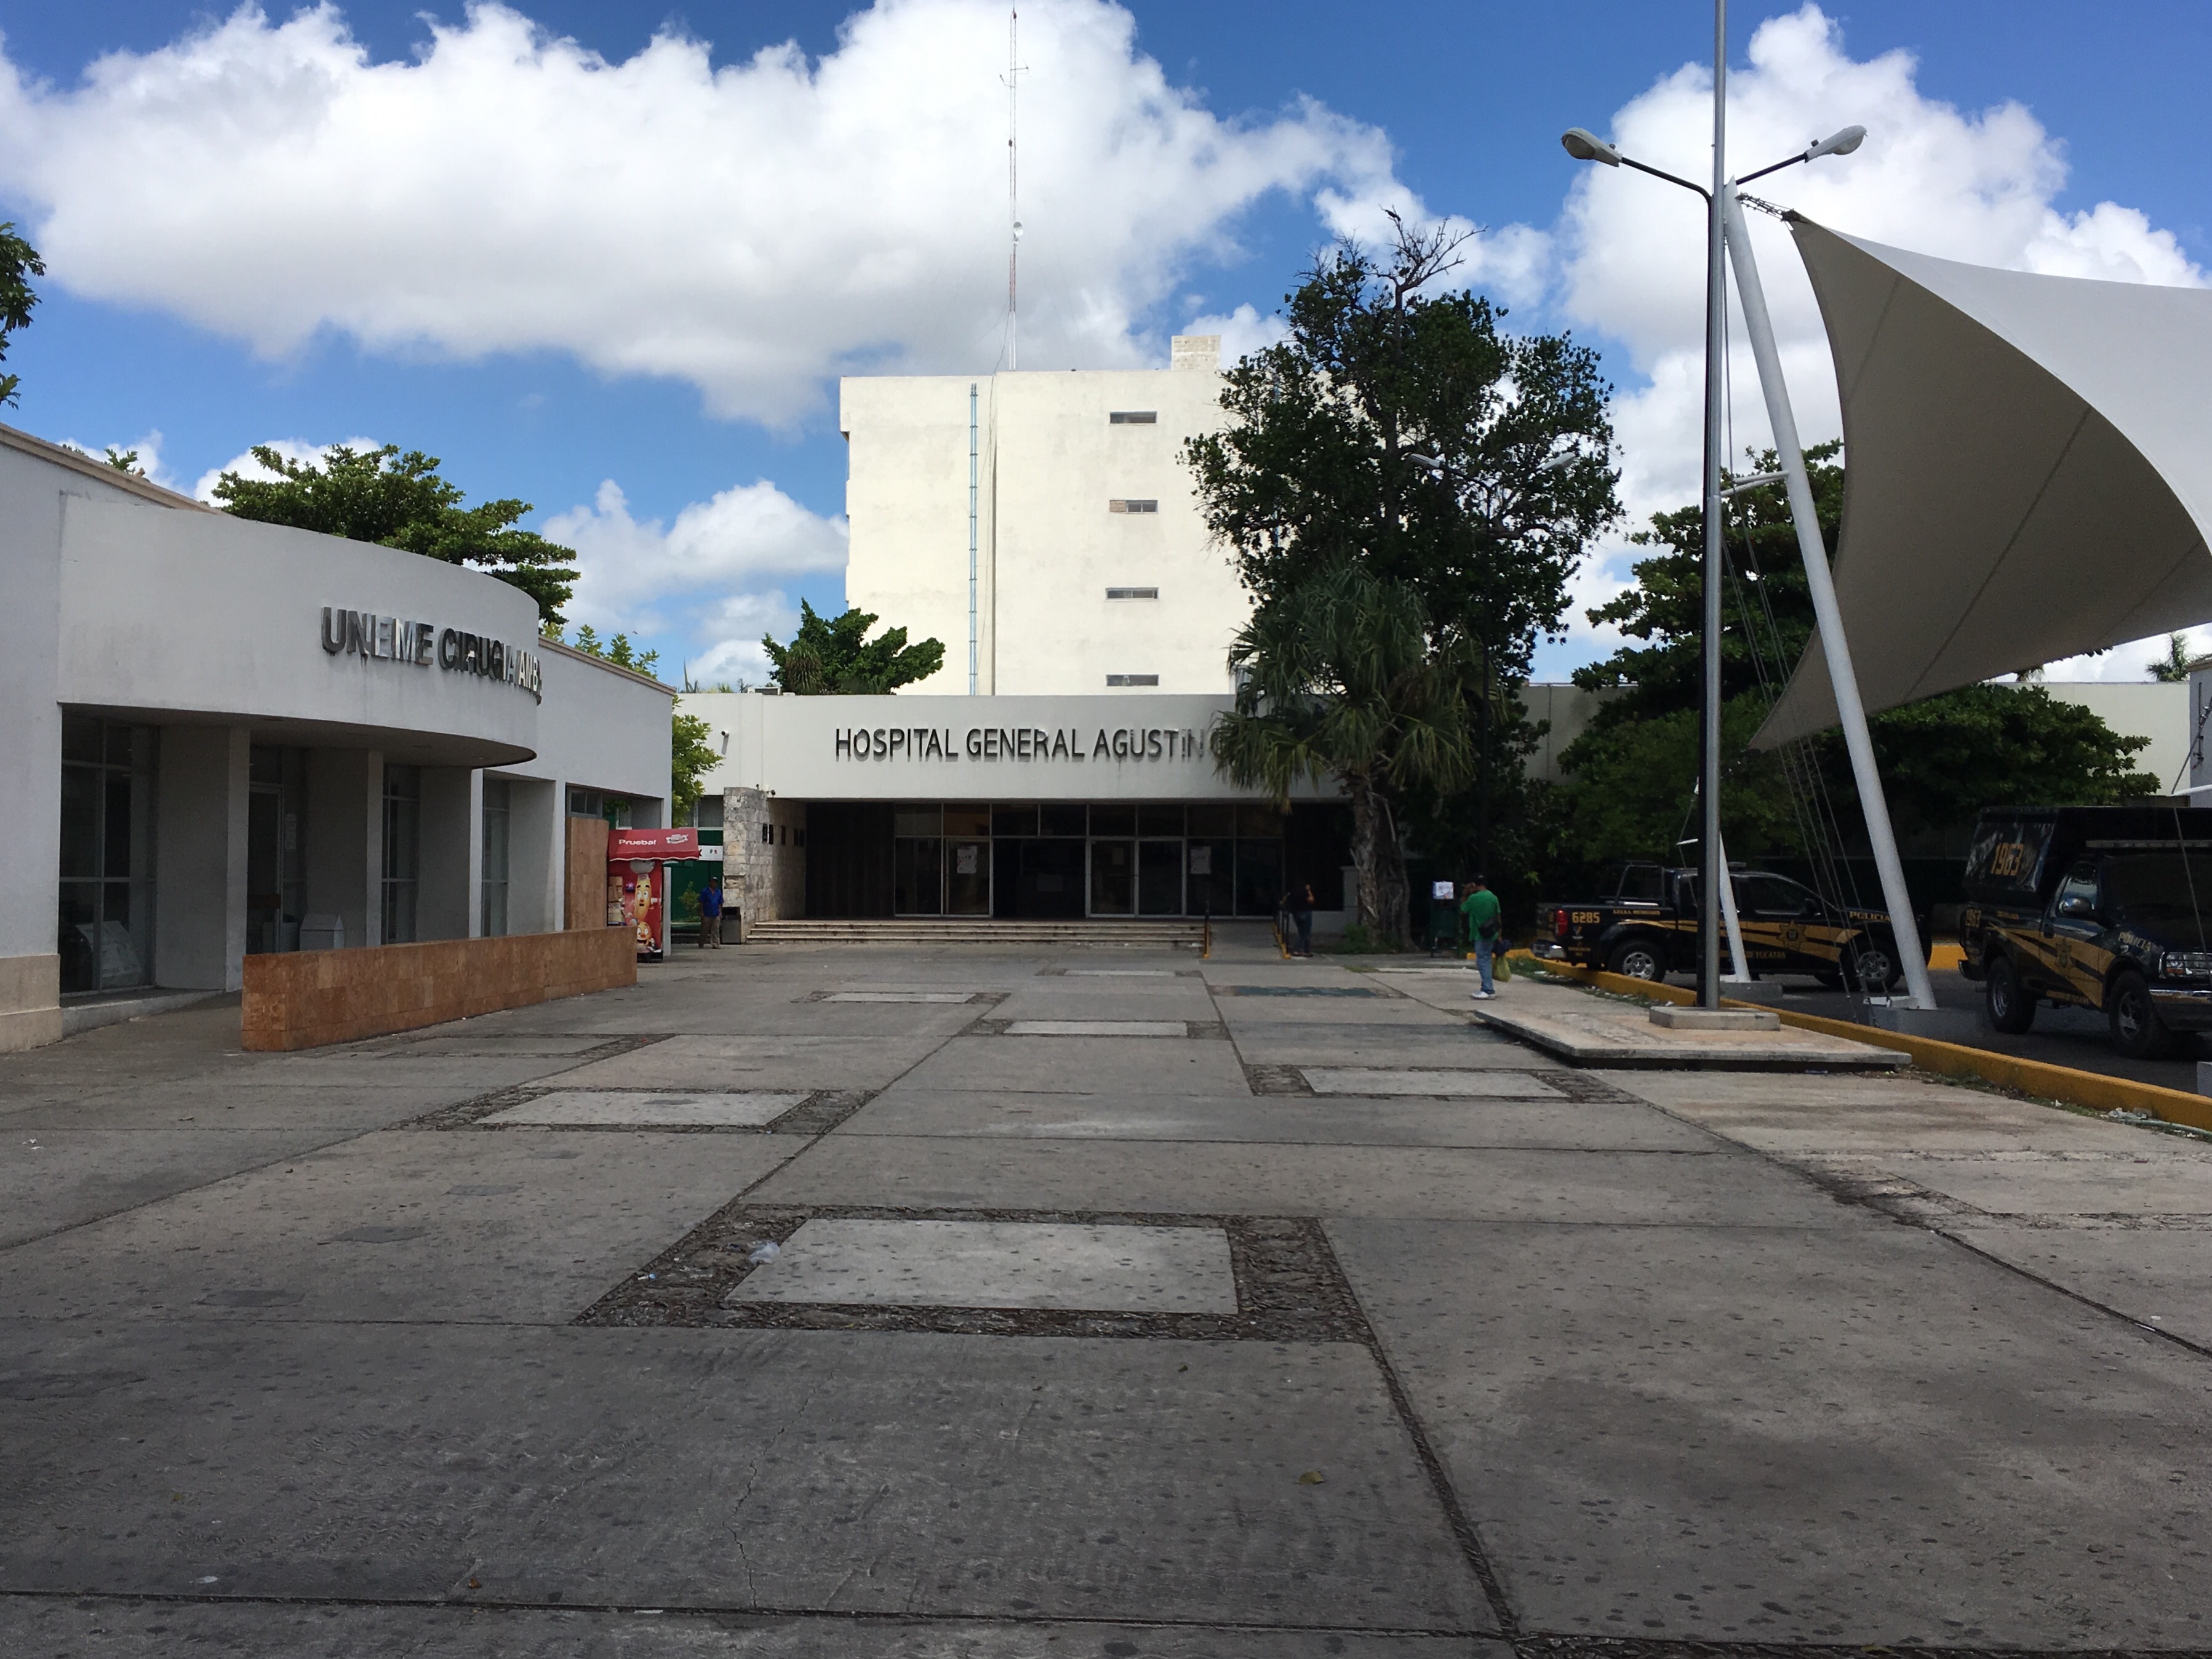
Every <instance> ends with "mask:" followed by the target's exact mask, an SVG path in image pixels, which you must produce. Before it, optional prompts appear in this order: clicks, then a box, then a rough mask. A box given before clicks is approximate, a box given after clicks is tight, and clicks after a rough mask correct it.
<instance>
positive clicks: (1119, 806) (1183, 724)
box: [682, 692, 1348, 921]
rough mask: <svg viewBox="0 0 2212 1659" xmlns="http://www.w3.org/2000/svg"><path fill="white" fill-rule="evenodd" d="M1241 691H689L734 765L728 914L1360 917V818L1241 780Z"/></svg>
mask: <svg viewBox="0 0 2212 1659" xmlns="http://www.w3.org/2000/svg"><path fill="white" fill-rule="evenodd" d="M1228 703H1229V699H1228V698H1227V697H1226V696H1196V695H1193V694H1189V693H1182V694H1177V693H1162V694H1159V695H1156V696H1146V697H1118V696H1098V695H1092V696H1030V697H1020V696H990V697H982V696H979V697H974V698H951V697H917V696H903V695H902V696H895V697H891V696H881V697H786V696H764V695H763V694H761V693H758V692H741V693H728V692H724V693H712V692H710V693H705V694H687V695H686V696H684V698H683V700H682V708H683V710H684V713H685V714H694V715H696V716H698V717H700V718H702V719H703V720H706V721H707V723H708V729H709V731H710V732H711V733H712V736H711V738H710V739H709V741H710V742H711V743H712V744H714V747H715V748H716V749H717V750H719V751H720V753H721V755H722V757H723V759H722V760H721V762H720V764H719V765H718V766H717V767H716V768H715V769H714V771H713V772H712V773H711V774H709V775H708V777H707V778H706V779H705V780H704V782H705V786H706V787H707V789H708V791H709V792H710V793H709V796H708V803H709V805H710V808H711V809H714V810H718V811H719V816H720V828H721V830H722V841H723V848H724V853H723V858H724V863H723V879H724V884H725V891H726V895H727V896H729V898H730V901H731V902H732V903H733V904H734V905H736V906H737V907H738V908H740V909H741V910H743V911H744V914H745V915H748V916H749V917H750V918H751V919H753V920H756V921H761V920H769V921H774V920H784V919H790V918H795V917H802V916H811V917H869V916H879V917H893V916H945V917H953V918H958V917H969V918H976V917H987V916H992V917H999V918H1002V919H1036V918H1042V919H1057V920H1066V919H1074V918H1086V919H1092V920H1115V919H1127V920H1134V919H1139V918H1146V917H1168V916H1206V915H1212V916H1217V917H1228V916H1240V915H1242V916H1270V915H1273V914H1274V912H1275V908H1276V905H1277V903H1278V902H1279V899H1280V898H1281V896H1283V894H1284V893H1285V891H1287V890H1291V889H1292V888H1293V887H1294V886H1303V885H1306V884H1310V885H1311V886H1312V887H1313V889H1314V892H1315V899H1316V905H1317V908H1319V909H1320V910H1321V911H1322V912H1323V913H1324V914H1331V913H1334V912H1337V911H1339V910H1340V909H1341V908H1343V899H1342V892H1343V867H1344V863H1345V860H1346V831H1347V823H1346V819H1347V817H1348V813H1347V811H1346V808H1345V807H1344V806H1343V805H1341V804H1340V803H1338V802H1336V801H1334V799H1329V798H1328V797H1326V796H1324V795H1323V794H1322V793H1320V792H1318V791H1316V790H1312V789H1304V790H1301V791H1299V792H1297V793H1296V794H1294V796H1293V798H1292V799H1291V802H1290V804H1289V805H1288V806H1287V808H1285V807H1284V806H1281V805H1277V804H1276V803H1275V802H1273V801H1272V800H1270V799H1267V798H1265V797H1264V796H1260V795H1255V794H1254V793H1251V792H1249V791H1243V790H1239V789H1237V788H1236V787H1233V786H1232V785H1231V783H1230V782H1229V781H1228V780H1227V779H1226V778H1225V777H1224V776H1223V775H1222V774H1221V773H1220V772H1219V771H1218V769H1217V768H1216V767H1215V764H1214V757H1213V754H1212V745H1211V739H1210V733H1211V730H1212V725H1213V721H1214V719H1215V717H1216V716H1217V715H1218V714H1219V713H1220V712H1221V711H1222V710H1223V709H1224V708H1226V707H1227V706H1228Z"/></svg>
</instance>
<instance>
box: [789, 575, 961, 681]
mask: <svg viewBox="0 0 2212 1659" xmlns="http://www.w3.org/2000/svg"><path fill="white" fill-rule="evenodd" d="M875 625H876V618H875V617H872V616H871V615H870V614H869V613H868V612H867V611H863V610H861V609H860V608H859V607H858V606H857V605H855V606H854V607H852V608H850V609H848V611H846V612H845V614H844V615H843V616H842V617H821V616H817V614H816V613H815V610H814V607H813V606H812V605H809V604H808V603H807V602H806V601H805V599H801V600H800V601H799V632H798V633H797V634H795V635H793V637H792V641H791V643H790V644H788V645H778V644H777V643H776V642H775V638H774V637H773V636H772V635H762V637H761V646H762V647H763V649H764V650H766V651H767V653H768V654H769V662H770V663H771V664H772V665H773V666H771V667H770V668H769V679H771V680H773V681H775V684H777V685H778V686H780V687H781V689H782V690H786V691H787V692H790V693H791V694H793V696H807V697H812V696H832V695H835V696H875V695H878V694H881V693H884V692H887V691H896V690H898V688H899V687H900V686H902V685H910V684H913V683H914V682H915V681H916V680H919V679H927V678H928V677H929V676H930V675H932V674H934V673H935V672H936V671H938V670H939V668H941V667H943V666H944V665H945V645H944V642H943V641H940V640H922V641H919V642H917V643H915V644H913V645H908V643H907V642H906V629H903V628H887V629H884V631H883V632H882V633H880V634H878V635H877V636H876V637H875V638H874V639H869V638H868V637H867V633H868V630H869V629H871V628H873V627H874V626H875Z"/></svg>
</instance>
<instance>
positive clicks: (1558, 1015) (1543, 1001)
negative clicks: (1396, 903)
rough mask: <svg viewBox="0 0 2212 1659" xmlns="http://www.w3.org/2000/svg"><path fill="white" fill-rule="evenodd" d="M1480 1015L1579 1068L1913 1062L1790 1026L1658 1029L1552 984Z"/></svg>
mask: <svg viewBox="0 0 2212 1659" xmlns="http://www.w3.org/2000/svg"><path fill="white" fill-rule="evenodd" d="M1474 1015H1475V1018H1477V1019H1480V1021H1482V1022H1483V1024H1486V1025H1488V1026H1491V1027H1492V1028H1493V1029H1494V1030H1499V1031H1503V1032H1505V1033H1506V1034H1507V1035H1509V1036H1514V1037H1517V1038H1519V1039H1520V1040H1521V1041H1522V1042H1530V1043H1534V1045H1535V1046H1536V1047H1537V1048H1541V1049H1543V1050H1544V1051H1545V1052H1546V1053H1547V1054H1557V1055H1558V1056H1559V1058H1560V1059H1562V1060H1570V1061H1572V1062H1573V1063H1574V1064H1576V1065H1577V1066H1619V1067H1623V1068H1630V1067H1640V1066H1695V1067H1699V1068H1710V1069H1714V1070H1721V1069H1726V1068H1731V1067H1733V1068H1737V1069H1741V1070H1747V1071H1794V1072H1802V1071H1808V1070H1814V1069H1820V1070H1824V1071H1844V1070H1851V1069H1865V1070H1874V1069H1877V1068H1881V1069H1887V1068H1891V1067H1895V1066H1908V1065H1910V1064H1911V1056H1910V1055H1908V1054H1900V1053H1899V1052H1897V1051H1896V1050H1894V1049H1890V1048H1875V1047H1874V1046H1873V1045H1872V1044H1871V1043H1865V1042H1851V1041H1850V1040H1849V1039H1848V1038H1845V1037H1832V1036H1826V1034H1825V1033H1822V1032H1820V1031H1801V1030H1795V1029H1794V1028H1792V1027H1789V1026H1784V1027H1783V1028H1782V1029H1781V1030H1773V1031H1705V1030H1694V1029H1690V1030H1685V1029H1680V1028H1677V1027H1674V1026H1667V1025H1656V1024H1652V1022H1651V1020H1650V1018H1649V1017H1648V1015H1647V1013H1646V1012H1645V1011H1644V1009H1643V1008H1641V1007H1639V1006H1635V1005H1633V1004H1626V1003H1620V1002H1612V1001H1606V1000H1600V999H1598V998H1596V997H1593V996H1589V995H1588V994H1584V993H1582V992H1577V991H1565V990H1558V989H1555V988H1554V987H1549V986H1544V987H1535V986H1531V987H1526V988H1525V989H1523V990H1522V993H1521V994H1518V995H1516V997H1514V998H1512V999H1511V1000H1510V1001H1509V1000H1499V1001H1497V1002H1479V1003H1477V1004H1475V1005H1474Z"/></svg>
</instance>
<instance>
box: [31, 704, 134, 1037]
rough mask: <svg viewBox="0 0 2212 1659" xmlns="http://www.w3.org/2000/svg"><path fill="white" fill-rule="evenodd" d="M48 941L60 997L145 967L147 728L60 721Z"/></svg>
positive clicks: (116, 981)
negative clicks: (57, 833)
mask: <svg viewBox="0 0 2212 1659" xmlns="http://www.w3.org/2000/svg"><path fill="white" fill-rule="evenodd" d="M62 755H63V760H62V777H61V786H62V787H61V825H60V829H61V857H60V861H59V862H60V868H59V871H58V875H59V878H60V884H61V885H60V893H59V904H58V910H57V915H56V933H55V945H56V949H57V950H58V951H59V953H60V956H61V981H62V989H63V991H64V993H83V992H87V991H112V990H118V989H121V988H123V987H128V986H133V985H144V984H146V983H148V982H149V981H151V979H152V978H153V971H154V757H155V738H154V728H153V727H151V726H128V725H123V724H119V723H117V722H113V721H106V720H99V719H96V718H94V717H93V716H91V715H88V714H64V716H63V717H62Z"/></svg>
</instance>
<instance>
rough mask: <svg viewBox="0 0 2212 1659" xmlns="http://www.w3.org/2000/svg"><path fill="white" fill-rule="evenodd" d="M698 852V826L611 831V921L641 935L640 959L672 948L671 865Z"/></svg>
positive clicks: (655, 959) (658, 955)
mask: <svg viewBox="0 0 2212 1659" xmlns="http://www.w3.org/2000/svg"><path fill="white" fill-rule="evenodd" d="M698 856H699V832H698V831H697V830H696V829H617V830H616V831H614V832H613V833H612V834H611V835H610V836H608V837H607V926H608V927H629V928H630V929H632V930H633V931H634V932H635V934H636V936H637V954H638V959H639V960H640V961H641V962H658V961H659V960H660V959H661V957H663V956H665V954H666V953H667V950H668V866H670V865H671V864H680V863H683V862H684V861H685V860H690V859H696V858H697V857H698Z"/></svg>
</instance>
